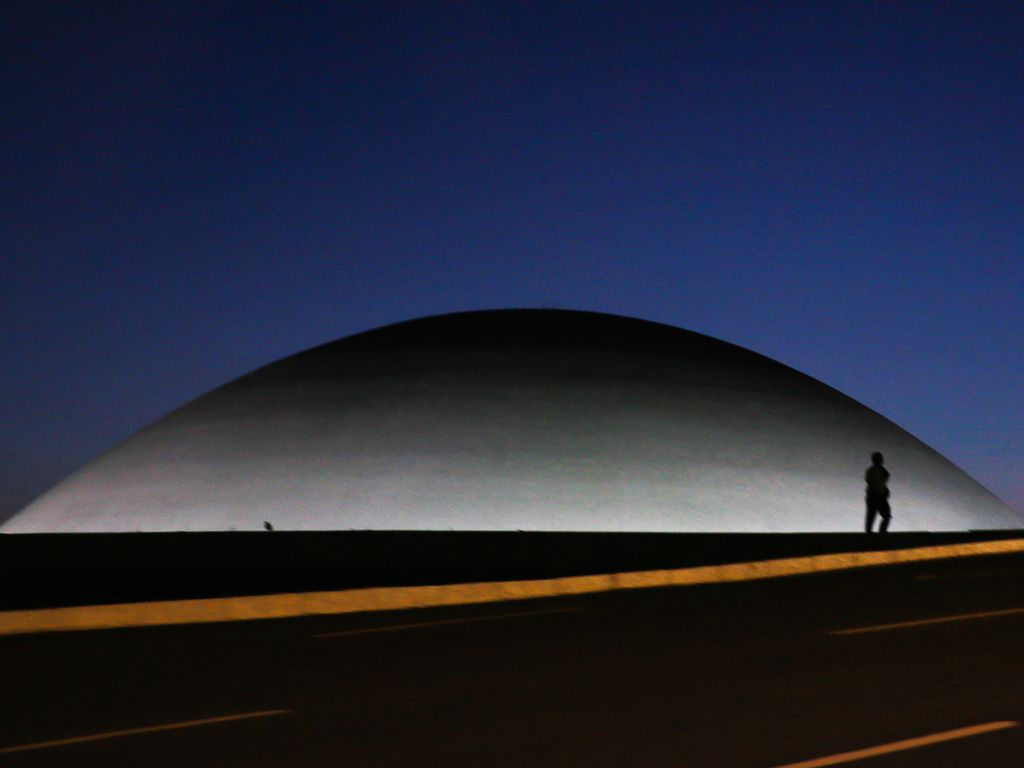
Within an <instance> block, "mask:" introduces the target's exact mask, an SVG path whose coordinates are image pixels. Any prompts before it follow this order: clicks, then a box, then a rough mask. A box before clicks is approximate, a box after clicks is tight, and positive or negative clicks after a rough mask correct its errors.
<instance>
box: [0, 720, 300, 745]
mask: <svg viewBox="0 0 1024 768" xmlns="http://www.w3.org/2000/svg"><path fill="white" fill-rule="evenodd" d="M289 712H290V710H287V709H268V710H264V711H262V712H243V713H242V714H240V715H222V716H220V717H207V718H204V719H202V720H185V721H184V722H180V723H165V724H164V725H147V726H143V727H141V728H126V729H125V730H123V731H107V732H106V733H92V734H89V735H88V736H72V737H71V738H69V739H54V740H53V741H37V742H35V743H33V744H19V745H17V746H14V747H0V755H4V754H8V753H11V752H29V751H31V750H34V749H49V748H51V747H63V746H67V745H68V744H84V743H85V742H88V741H103V740H105V739H116V738H119V737H121V736H135V735H136V734H140V733H158V732H160V731H176V730H179V729H182V728H195V727H196V726H200V725H213V724H214V723H230V722H233V721H235V720H252V719H253V718H257V717H274V716H275V715H287V714H288V713H289Z"/></svg>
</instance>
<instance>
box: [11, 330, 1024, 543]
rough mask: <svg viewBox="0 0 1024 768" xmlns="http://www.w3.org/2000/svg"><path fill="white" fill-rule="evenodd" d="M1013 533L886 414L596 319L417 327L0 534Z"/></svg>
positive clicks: (48, 501)
mask: <svg viewBox="0 0 1024 768" xmlns="http://www.w3.org/2000/svg"><path fill="white" fill-rule="evenodd" d="M873 451H882V452H883V453H884V454H885V458H886V466H887V467H888V468H889V470H890V471H891V472H892V480H891V482H890V487H891V489H892V508H893V516H894V517H893V525H892V529H893V530H897V531H900V530H903V531H905V530H918V531H920V530H932V531H940V530H966V529H969V528H975V529H998V528H1018V527H1020V526H1021V524H1022V521H1021V520H1020V519H1019V518H1018V517H1017V516H1016V514H1015V513H1014V512H1012V511H1011V510H1010V509H1009V508H1008V507H1006V506H1005V505H1004V504H1003V503H1002V502H1001V501H999V499H997V498H996V497H995V496H993V495H992V494H991V493H989V492H988V491H987V490H986V489H985V488H983V487H982V486H981V485H979V484H978V483H977V482H975V481H974V480H973V479H972V478H970V477H969V476H968V475H967V474H965V473H964V472H963V471H961V470H960V469H958V468H957V467H956V466H954V465H953V464H952V463H950V462H949V461H948V460H946V459H945V458H943V457H942V456H940V455H939V454H938V453H936V452H935V451H933V450H932V449H931V448H929V447H928V446H926V445H924V444H923V443H922V442H920V441H919V440H917V439H916V438H914V437H913V436H912V435H910V434H908V433H907V432H905V431H904V430H902V429H900V428H899V427H898V426H896V425H895V424H893V423H892V422H890V421H888V420H887V419H885V418H883V417H882V416H880V415H879V414H877V413H875V412H874V411H871V410H870V409H868V408H866V407H864V406H862V405H860V404H859V403H857V402H855V401H854V400H852V399H850V398H848V397H846V396H845V395H843V394H841V393H839V392H837V391H836V390H834V389H832V388H830V387H828V386H826V385H824V384H822V383H821V382H819V381H816V380H815V379H812V378H810V377H809V376H806V375H804V374H802V373H799V372H797V371H794V370H793V369H791V368H788V367H786V366H784V365H782V364H780V363H777V362H774V361H772V360H769V359H768V358H766V357H763V356H761V355H758V354H756V353H754V352H750V351H748V350H745V349H741V348H739V347H736V346H733V345H731V344H727V343H725V342H722V341H717V340H715V339H711V338H709V337H707V336H702V335H699V334H696V333H692V332H689V331H684V330H680V329H677V328H672V327H670V326H665V325H660V324H656V323H650V322H646V321H641V320H635V319H629V318H623V317H615V316H611V315H603V314H596V313H589V312H566V311H549V310H500V311H491V312H468V313H460V314H454V315H443V316H439V317H431V318H425V319H422V320H414V321H410V322H407V323H400V324H398V325H393V326H388V327H385V328H381V329H378V330H374V331H370V332H367V333H362V334H359V335H356V336H351V337H349V338H345V339H341V340H339V341H336V342H333V343H331V344H326V345H324V346H321V347H316V348H314V349H311V350H308V351H306V352H302V353H300V354H298V355H295V356H292V357H289V358H286V359H284V360H281V361H279V362H276V363H273V364H271V365H268V366H266V367H264V368H261V369H259V370H257V371H255V372H253V373H250V374H248V375H246V376H243V377H241V378H239V379H237V380H235V381H234V382H232V383H230V384H227V385H225V386H223V387H220V388H219V389H216V390H214V391H212V392H210V393H209V394H206V395H204V396H202V397H200V398H199V399H197V400H195V401H193V402H191V403H189V404H188V405H185V406H184V407H182V408H180V409H179V410H177V411H175V412H173V413H171V414H170V415H169V416H167V417H165V418H163V419H161V420H159V421H157V422H156V423H154V424H153V425H151V426H150V427H148V428H146V429H144V430H142V431H141V432H140V433H138V434H137V435H135V436H133V437H131V438H130V439H128V440H126V441H124V442H123V443H121V444H120V445H118V446H117V447H115V448H114V449H113V450H112V451H110V452H109V453H107V454H106V455H104V456H102V457H100V458H99V459H97V460H95V461H93V462H92V463H90V464H88V465H87V466H86V467H84V468H83V469H81V470H79V471H78V472H77V473H75V474H74V475H72V476H71V477H69V478H68V479H66V480H65V481H63V482H62V483H60V484H59V485H57V486H56V487H55V488H53V489H52V490H51V491H49V492H48V493H47V494H45V495H44V496H42V497H41V498H39V499H38V500H36V501H35V502H34V503H33V504H31V505H30V506H28V507H27V508H26V509H25V510H24V511H22V512H21V513H20V514H18V515H17V516H15V517H14V518H12V519H11V520H10V521H8V522H7V524H6V525H4V526H3V529H2V530H3V531H4V532H8V533H22V532H26V533H27V532H55V531H75V532H77V531H83V532H84V531H99V532H103V531H211V530H232V529H237V530H257V529H260V528H261V527H262V524H263V521H264V520H267V521H270V522H271V523H272V524H273V525H274V527H275V528H276V529H278V530H287V529H306V530H310V529H318V530H326V529H406V530H445V529H456V530H515V529H523V530H546V531H665V532H669V531H676V532H722V531H732V532H788V531H856V530H859V529H860V528H861V526H862V521H863V506H864V502H863V487H864V481H863V475H864V470H865V468H866V467H867V466H868V464H869V463H870V455H871V453H872V452H873Z"/></svg>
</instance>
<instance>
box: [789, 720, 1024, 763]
mask: <svg viewBox="0 0 1024 768" xmlns="http://www.w3.org/2000/svg"><path fill="white" fill-rule="evenodd" d="M1018 725H1020V723H1018V722H1016V721H1015V720H1000V721H998V722H995V723H983V724H981V725H971V726H968V727H967V728H957V729H955V730H952V731H942V732H940V733H932V734H929V735H927V736H918V737H917V738H916V739H905V740H904V741H891V742H889V743H888V744H880V745H879V746H877V747H868V748H867V749H858V750H854V751H853V752H840V753H839V754H836V755H829V756H827V757H818V758H815V759H813V760H804V761H802V762H799V763H787V764H786V765H780V766H777V767H776V768H821V766H825V765H839V764H840V763H852V762H853V761H855V760H863V759H865V758H868V757H877V756H878V755H888V754H891V753H893V752H903V751H904V750H907V749H917V748H918V747H926V746H928V745H929V744H939V743H941V742H943V741H953V740H955V739H965V738H967V737H968V736H978V735H979V734H982V733H991V732H992V731H1001V730H1003V729H1005V728H1016V727H1017V726H1018Z"/></svg>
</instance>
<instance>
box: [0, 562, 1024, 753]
mask: <svg viewBox="0 0 1024 768" xmlns="http://www.w3.org/2000/svg"><path fill="white" fill-rule="evenodd" d="M0 668H2V670H3V681H4V695H3V704H2V712H0V714H2V717H0V766H2V765H11V766H76V767H78V766H150V767H152V768H158V767H159V766H175V767H177V768H181V767H183V766H184V767H187V768H200V767H201V766H216V768H228V767H230V766H246V767H249V768H259V767H261V766H289V767H294V766H357V767H360V768H361V767H364V766H365V767H366V768H374V767H376V766H445V767H446V768H456V767H458V766H467V767H472V768H500V767H503V766H516V767H517V768H518V767H520V766H526V767H527V768H547V767H548V766H586V768H604V767H605V766H607V767H609V768H611V767H612V766H614V767H615V768H622V767H623V766H629V767H630V768H683V767H684V766H716V767H718V768H729V767H732V766H735V767H736V768H754V767H764V768H770V767H771V766H797V765H799V766H807V767H809V766H815V765H855V766H859V765H864V766H870V767H871V768H886V767H888V766H958V767H959V766H1000V767H1002V766H1010V765H1024V557H1022V556H1020V555H1014V556H1001V557H989V558H968V559H961V560H955V561H947V562H933V563H921V564H915V565H910V566H898V567H891V568H885V569H865V570H859V571H847V572H839V573H832V574H823V575H816V576H806V577H795V578H788V579H775V580H769V581H761V582H746V583H739V584H729V585H709V586H700V587H683V588H675V589H662V590H647V591H630V592H620V593H608V594H598V595H584V596H576V597H572V598H561V599H554V600H544V601H530V602H522V603H504V604H495V605H483V606H462V607H458V608H446V609H431V610H422V611H405V612H401V613H381V614H365V615H347V616H326V617H316V618H302V619H288V620H281V621H264V622H241V623H235V624H216V625H196V626H184V627H162V628H151V629H137V630H116V631H102V632H81V633H59V634H51V635H36V636H18V637H6V638H0ZM816 761H817V762H816Z"/></svg>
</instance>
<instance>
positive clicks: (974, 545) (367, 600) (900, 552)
mask: <svg viewBox="0 0 1024 768" xmlns="http://www.w3.org/2000/svg"><path fill="white" fill-rule="evenodd" d="M1012 552H1024V539H1009V540H1006V539H1004V540H997V541H984V542H971V543H965V544H946V545H940V546H932V547H915V548H913V549H896V550H886V551H881V552H844V553H840V554H830V555H810V556H806V557H790V558H784V559H780V560H759V561H754V562H748V563H730V564H727V565H706V566H699V567H695V568H676V569H668V570H653V571H632V572H627V573H607V574H597V575H593V576H566V577H560V578H554V579H536V580H528V581H496V582H479V583H472V584H444V585H437V586H417V587H371V588H365V589H348V590H341V591H335V592H295V593H288V594H278V595H255V596H249V597H218V598H204V599H199V600H167V601H159V602H148V603H121V604H116V605H91V606H75V607H70V608H44V609H37V610H26V611H0V635H19V634H30V633H37V632H70V631H80V630H93V629H119V628H127V627H153V626H166V625H172V624H204V623H211V622H226V621H253V620H258V619H283V618H294V617H298V616H313V615H324V614H342V613H363V612H368V611H399V610H406V609H410V608H431V607H439V606H447V605H472V604H476V603H496V602H503V601H510V600H532V599H538V598H545V597H560V596H565V595H580V594H589V593H596V592H611V591H615V590H622V589H650V588H654V587H672V586H685V585H694V584H715V583H725V582H733V581H754V580H757V579H772V578H779V577H783V576H796V575H800V574H810V573H823V572H828V571H840V570H847V569H851V568H865V567H871V566H882V565H894V564H898V563H912V562H919V561H923V560H942V559H947V558H954V557H977V556H981V555H997V554H1007V553H1012Z"/></svg>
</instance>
